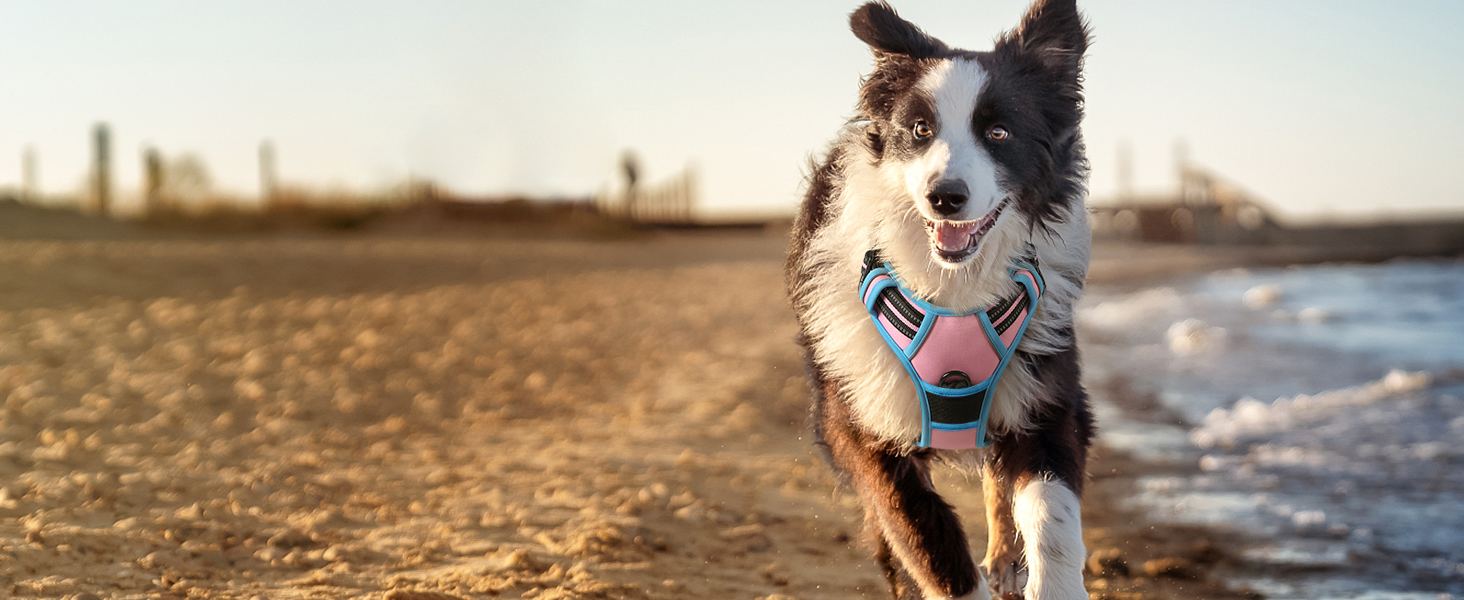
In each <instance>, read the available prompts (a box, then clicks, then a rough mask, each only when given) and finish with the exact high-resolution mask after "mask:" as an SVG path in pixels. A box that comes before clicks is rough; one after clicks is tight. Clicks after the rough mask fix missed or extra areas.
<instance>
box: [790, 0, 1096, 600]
mask: <svg viewBox="0 0 1464 600" xmlns="http://www.w3.org/2000/svg"><path fill="white" fill-rule="evenodd" d="M850 25H851V27H852V29H853V30H854V34H855V35H856V36H858V37H859V39H861V40H863V41H864V42H865V43H867V44H869V46H870V48H871V49H872V50H873V52H874V58H875V67H874V71H873V72H872V73H870V74H869V76H868V77H866V78H865V79H864V80H863V82H862V86H861V88H860V93H859V102H858V115H857V117H856V118H855V119H854V120H853V121H851V123H850V124H849V125H848V126H847V127H845V128H844V130H843V131H842V132H841V133H840V134H839V137H838V139H837V140H836V141H835V143H834V144H833V146H832V147H831V149H830V150H829V152H828V155H827V157H826V158H825V159H824V160H823V161H822V163H820V164H816V165H815V169H814V172H813V173H812V175H811V176H810V180H809V184H808V189H807V194H806V197H805V198H804V202H803V206H802V210H801V213H800V215H799V217H798V220H797V223H796V225H795V228H794V232H793V239H792V242H791V245H790V248H789V255H788V264H787V285H788V293H789V295H790V297H791V300H792V303H793V306H794V309H795V312H796V313H797V316H798V320H799V324H800V326H801V328H802V343H803V344H804V346H805V348H806V350H807V354H808V361H809V365H810V370H811V374H812V378H813V388H814V393H813V401H814V418H815V427H816V428H817V433H818V439H819V442H820V444H821V445H822V446H823V447H824V448H825V449H826V451H827V455H828V458H829V461H830V462H831V464H832V465H833V466H834V467H835V469H836V470H838V471H840V472H841V473H843V474H844V475H846V476H847V481H848V482H849V483H850V484H851V485H852V487H853V488H854V489H855V491H857V493H858V494H859V496H860V497H861V499H862V500H863V504H864V507H865V515H866V523H867V528H868V533H869V536H870V538H871V541H872V542H873V544H874V545H875V547H876V559H877V560H878V561H879V564H880V566H881V567H882V568H883V570H884V573H885V576H886V578H887V579H888V580H889V582H890V586H891V588H892V592H893V594H894V595H895V596H896V597H897V598H911V597H913V598H987V597H988V596H989V594H992V593H994V594H995V595H996V596H997V597H999V598H1001V597H1025V598H1026V600H1049V599H1060V600H1080V599H1085V598H1087V597H1088V596H1087V593H1086V592H1085V591H1084V589H1083V579H1082V565H1083V562H1084V558H1085V550H1084V547H1083V538H1082V526H1081V521H1080V509H1079V504H1078V496H1079V495H1080V494H1081V493H1082V491H1083V483H1084V477H1085V463H1086V461H1087V455H1088V446H1089V444H1090V441H1091V439H1092V437H1093V421H1092V415H1091V412H1090V409H1089V406H1088V398H1087V394H1086V393H1085V392H1084V390H1083V387H1082V384H1081V382H1080V377H1079V364H1078V363H1079V361H1078V352H1077V349H1076V347H1075V341H1074V337H1073V325H1072V309H1073V303H1074V302H1075V301H1076V299H1077V297H1078V296H1079V294H1081V292H1082V288H1083V282H1084V279H1085V277H1086V275H1087V270H1088V252H1089V245H1090V238H1091V230H1090V229H1089V226H1088V220H1087V213H1086V209H1085V207H1084V196H1085V195H1086V179H1087V161H1086V159H1085V158H1084V150H1083V142H1082V137H1081V135H1080V132H1079V129H1078V126H1079V122H1080V121H1081V119H1082V114H1083V97H1082V83H1081V82H1082V74H1081V70H1082V63H1083V54H1084V52H1085V50H1086V49H1087V46H1088V40H1089V36H1088V31H1087V26H1086V25H1085V24H1084V22H1083V19H1082V17H1081V16H1080V15H1079V13H1078V10H1077V7H1076V6H1075V4H1074V0H1036V4H1035V5H1033V6H1032V7H1031V9H1030V10H1029V11H1028V13H1027V15H1026V16H1025V17H1024V18H1023V20H1022V23H1021V24H1020V25H1019V26H1018V27H1017V28H1016V29H1015V30H1013V31H1011V32H1009V33H1007V34H1005V35H1003V36H1002V37H1000V38H999V39H998V40H997V41H996V45H995V47H994V48H993V49H992V50H991V51H989V52H971V51H966V50H957V49H953V48H950V47H948V46H946V45H945V44H944V43H942V42H941V41H940V40H937V39H935V38H932V37H930V36H928V35H926V34H925V33H924V32H922V31H921V30H920V29H919V28H917V27H916V26H914V25H912V24H910V23H909V22H907V21H905V20H903V19H901V18H900V17H899V16H898V15H897V14H896V13H895V11H894V10H893V9H892V8H890V6H889V5H887V4H884V3H882V2H871V3H869V4H866V5H864V6H863V7H861V8H859V9H858V10H857V11H855V12H854V14H853V15H852V16H851V17H850ZM875 257H877V258H875ZM1018 264H1022V265H1026V266H1028V267H1031V269H1029V270H1036V271H1039V272H1040V279H1041V280H1042V286H1041V289H1040V291H1041V294H1040V296H1041V298H1040V302H1037V301H1036V298H1032V299H1031V300H1032V303H1033V304H1034V305H1035V308H1034V309H1032V310H1031V312H1030V314H1027V313H1022V317H1023V318H1026V319H1027V320H1026V321H1025V326H1024V327H1023V329H1024V331H1025V335H1021V334H1020V333H1019V334H1018V336H1017V338H1016V340H1017V341H1012V342H1010V344H1011V346H1010V348H1009V349H999V350H997V352H1003V351H1005V352H1008V354H1007V355H1006V356H1007V358H1009V359H1010V362H1009V363H1007V362H1005V361H1003V364H1002V368H1003V369H1004V371H1002V370H1001V369H998V370H997V371H996V375H993V376H992V378H991V379H989V381H990V382H991V386H992V389H990V391H988V392H986V393H984V394H983V395H980V397H981V398H984V399H978V400H969V401H970V402H978V403H979V402H985V403H986V406H985V407H984V408H982V409H981V410H980V411H977V412H979V413H980V414H981V421H980V431H977V432H976V433H975V434H973V435H974V436H975V437H973V438H971V439H976V440H982V441H980V442H977V443H975V444H972V445H971V447H975V446H982V448H981V449H979V450H974V449H973V450H952V449H941V448H950V446H941V445H940V444H933V443H931V442H930V441H929V440H930V439H931V438H930V437H929V436H930V432H931V431H932V429H931V419H932V413H931V409H932V407H933V406H934V404H933V403H934V402H935V400H930V402H931V403H932V404H930V406H926V405H925V404H924V403H925V402H926V401H925V400H922V398H927V397H930V396H929V390H927V391H926V392H922V391H921V389H922V388H920V387H919V386H920V384H918V383H917V382H916V378H917V377H919V375H918V374H916V373H915V371H914V368H912V367H911V366H910V364H909V362H910V359H908V358H902V357H900V356H897V353H898V351H899V348H898V347H897V346H896V345H895V344H896V342H895V341H894V340H895V339H896V338H898V337H899V336H897V335H895V334H893V333H892V332H891V331H890V330H882V329H881V327H894V325H892V324H891V323H892V322H893V321H897V320H898V321H902V322H903V321H909V323H905V324H904V330H905V331H906V332H907V333H910V332H913V331H914V328H916V327H921V325H920V323H921V322H922V320H923V319H925V318H930V317H929V316H928V315H934V314H937V313H939V314H952V315H961V314H967V315H968V316H969V315H970V314H977V313H978V312H979V313H980V314H981V315H983V318H984V315H986V314H988V312H990V314H992V315H993V316H992V317H991V318H990V319H988V320H986V321H984V323H985V325H984V327H986V329H987V330H988V331H990V330H991V328H992V323H993V322H995V321H996V320H997V319H998V317H997V316H996V315H1001V314H1006V313H1003V312H1002V311H1006V310H1008V308H1009V307H1010V306H1011V305H1012V303H1011V302H1010V301H1005V302H1004V299H1009V298H1013V297H1016V296H1019V295H1020V294H1022V290H1023V289H1026V290H1028V291H1036V290H1037V288H1036V287H1033V286H1030V285H1029V286H1028V287H1026V288H1024V287H1023V284H1021V283H1019V281H1018V278H1017V277H1016V275H1014V273H1016V271H1015V270H1014V269H1015V267H1014V265H1018ZM874 266H884V267H886V268H887V269H888V271H889V274H890V277H889V279H892V280H894V279H898V281H899V282H900V284H901V286H902V287H900V289H901V290H902V291H903V292H904V293H905V294H906V296H903V297H904V298H905V301H904V302H903V303H900V302H899V300H898V299H896V298H887V299H878V298H874V295H873V294H871V295H869V296H866V295H865V294H864V292H863V291H862V288H861V287H860V286H861V285H866V284H867V282H868V281H869V279H868V276H869V273H870V270H871V268H872V267H874ZM895 274H897V277H896V275H895ZM1029 279H1038V278H1031V277H1029ZM861 281H864V282H866V283H865V284H861ZM886 300H888V301H890V302H894V303H896V304H898V305H899V306H896V307H895V308H900V309H901V310H902V311H904V312H902V313H900V314H903V315H904V316H903V317H899V316H897V314H896V312H895V311H894V310H892V309H891V308H890V307H889V306H880V307H879V308H880V310H884V311H886V312H885V313H878V312H876V308H875V307H876V305H877V304H880V303H882V302H886ZM917 305H918V307H919V308H923V309H924V310H923V311H919V310H912V308H911V307H917ZM1022 306H1025V305H1022ZM941 311H945V312H941ZM1017 312H1018V309H1011V310H1010V313H1011V314H1013V315H1015V314H1016V313H1017ZM880 314H884V315H886V316H888V317H889V318H888V319H886V320H885V323H886V325H883V326H882V325H881V324H880V323H881V318H883V317H881V316H880ZM872 316H873V317H874V318H871V317H872ZM973 318H974V317H973ZM1002 318H1003V319H1005V317H1002ZM882 331H884V333H882ZM966 331H973V330H969V329H968V330H966ZM974 331H978V332H979V331H981V330H980V329H975V330H974ZM919 335H924V333H921V334H919ZM991 335H992V334H990V333H988V335H987V337H990V336H991ZM907 337H919V336H907ZM977 337H979V336H972V338H971V343H973V344H984V343H987V342H986V341H985V340H978V339H977ZM998 337H999V336H998ZM900 339H902V342H909V341H910V340H905V339H903V338H900ZM991 339H996V338H994V337H993V338H991ZM919 343H920V342H918V341H916V342H914V344H916V345H918V344H919ZM992 343H993V344H996V342H992ZM948 345H949V344H948ZM902 361H903V362H902ZM916 366H917V367H918V365H916ZM1003 372H1004V374H1002V373H1003ZM950 374H951V373H946V375H947V376H949V375H950ZM957 374H958V375H961V376H962V377H959V378H957V379H958V380H959V381H960V382H961V384H967V383H969V379H970V378H969V377H965V376H964V375H965V374H964V373H957ZM946 383H947V382H946V380H945V379H944V378H942V379H941V380H940V382H939V383H936V382H930V385H934V386H940V387H950V386H947V385H946ZM931 389H936V388H931ZM922 394H926V395H924V396H923V395H922ZM977 397H978V396H971V398H977ZM942 401H943V402H954V403H955V404H952V405H951V406H954V407H955V409H956V410H957V411H958V412H959V411H962V410H966V408H962V407H961V406H960V402H963V401H967V400H962V399H961V398H956V399H955V400H951V399H949V398H947V399H946V400H942ZM988 413H989V414H988ZM969 414H972V415H974V414H977V413H976V412H972V413H969ZM983 435H984V437H982V436H983ZM932 459H941V460H949V461H953V462H957V463H962V464H965V465H969V466H971V467H977V466H979V468H980V470H981V472H982V477H983V489H984V495H985V502H986V512H987V523H988V526H989V531H990V535H989V540H988V546H987V552H986V558H985V560H984V561H983V562H982V565H981V569H980V570H978V568H977V566H976V564H975V561H974V560H973V559H972V555H971V550H970V548H969V545H968V544H967V541H966V534H965V533H964V531H963V530H962V527H961V523H960V520H959V519H958V517H957V516H956V514H955V512H954V511H953V510H952V509H951V507H950V505H948V504H947V503H946V502H945V501H944V500H943V499H942V498H941V497H940V495H938V494H937V493H936V491H935V489H934V487H933V485H932V484H931V480H930V475H929V473H930V471H929V463H930V461H931V460H932ZM983 571H984V573H985V579H986V581H984V582H983V577H982V572H983ZM983 583H984V584H983Z"/></svg>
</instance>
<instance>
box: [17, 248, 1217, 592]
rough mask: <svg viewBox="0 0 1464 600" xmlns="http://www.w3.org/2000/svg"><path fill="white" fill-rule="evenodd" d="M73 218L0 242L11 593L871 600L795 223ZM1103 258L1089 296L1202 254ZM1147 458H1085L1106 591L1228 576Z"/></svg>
mask: <svg viewBox="0 0 1464 600" xmlns="http://www.w3.org/2000/svg"><path fill="white" fill-rule="evenodd" d="M91 237H92V238H107V239H30V240H14V239H12V240H0V399H4V403H5V404H4V410H3V412H0V432H3V438H0V594H5V595H11V596H14V597H66V596H70V595H76V596H75V597H77V598H89V597H91V596H87V594H93V595H95V596H96V597H99V598H152V597H173V598H271V599H273V598H340V597H362V598H391V599H396V600H409V599H419V600H447V599H450V598H493V597H504V598H520V597H522V598H539V599H558V598H691V597H699V598H748V599H752V598H768V599H787V598H801V599H810V600H811V599H821V598H830V599H832V598H859V597H868V598H882V597H887V592H886V588H885V585H884V583H883V581H882V579H881V577H880V576H879V574H878V572H877V571H876V569H875V568H874V566H873V564H872V562H871V561H870V559H869V558H868V555H867V553H866V551H865V550H864V549H863V548H862V547H861V546H860V526H859V513H860V511H859V509H858V503H857V500H856V499H855V498H854V497H853V496H852V495H850V494H849V493H848V492H847V491H845V490H842V489H840V488H839V486H838V485H837V483H836V482H835V481H834V479H833V478H832V477H831V475H830V473H829V470H828V469H827V467H826V466H825V465H824V464H823V462H822V460H821V458H820V457H819V456H818V455H817V453H816V451H815V450H814V449H813V447H812V446H811V442H810V439H809V433H808V430H807V424H806V405H807V399H806V398H807V389H806V384H805V379H804V372H803V367H802V364H801V359H800V356H799V352H798V349H797V347H796V346H795V345H794V342H793V337H794V333H795V326H794V324H793V321H792V318H791V314H790V312H789V311H788V309H787V307H786V303H785V300H784V298H783V295H782V285H781V268H780V266H781V255H782V246H783V236H782V234H781V233H780V232H777V231H769V232H730V233H729V232H714V233H709V234H693V233H653V234H648V235H646V236H643V237H640V238H637V239H630V240H620V241H584V240H574V239H544V240H527V239H475V238H470V237H453V238H434V237H432V236H429V235H410V236H406V235H396V236H392V235H371V234H365V235H351V236H330V235H323V234H322V235H315V234H309V235H307V234H299V235H277V236H235V237H229V238H219V239H202V238H190V237H188V236H174V237H169V238H166V239H161V238H158V237H157V236H154V235H143V234H138V235H131V234H118V235H109V236H91ZM1105 252H1108V254H1102V253H1100V255H1099V256H1098V257H1097V258H1096V259H1095V262H1094V264H1095V271H1094V282H1095V285H1123V284H1127V283H1132V282H1135V281H1140V280H1144V279H1147V278H1152V277H1156V276H1160V275H1163V274H1173V273H1175V272H1182V271H1185V270H1191V269H1196V268H1209V267H1210V266H1213V265H1214V264H1215V263H1216V261H1217V260H1219V259H1217V258H1216V257H1215V256H1214V255H1199V254H1196V253H1193V252H1192V253H1190V254H1189V255H1185V256H1179V255H1178V254H1175V253H1169V254H1167V256H1169V257H1170V258H1168V259H1154V258H1152V255H1150V254H1144V253H1143V252H1142V251H1141V250H1137V249H1134V248H1125V247H1115V248H1111V249H1109V250H1106V251H1105ZM1125 254H1126V255H1127V257H1125ZM1176 257H1178V258H1176ZM1222 262H1223V261H1222ZM1089 384H1090V387H1095V389H1097V388H1102V386H1101V385H1100V386H1095V385H1094V382H1089ZM1105 389H1106V388H1105ZM1141 468H1142V467H1141V466H1140V465H1138V464H1137V463H1134V462H1132V461H1129V460H1126V459H1125V457H1122V456H1119V455H1116V454H1115V453H1112V452H1110V451H1107V450H1105V449H1101V448H1100V449H1099V450H1098V451H1097V458H1096V460H1095V461H1094V463H1093V464H1092V467H1091V472H1092V474H1093V478H1094V479H1093V481H1094V483H1093V485H1092V487H1091V488H1090V489H1091V490H1092V491H1091V492H1090V494H1089V496H1088V498H1087V500H1086V502H1085V504H1084V513H1085V521H1086V529H1087V531H1086V536H1087V538H1088V547H1089V549H1090V551H1091V550H1099V549H1109V548H1112V549H1115V550H1108V551H1107V552H1109V553H1116V554H1118V555H1119V556H1121V557H1122V559H1123V560H1124V561H1125V562H1126V564H1127V566H1128V570H1129V575H1127V576H1122V575H1118V574H1116V573H1113V572H1110V573H1109V574H1107V575H1104V576H1100V575H1098V574H1094V575H1091V576H1090V580H1089V589H1090V590H1092V591H1093V594H1094V597H1106V598H1116V599H1128V598H1194V597H1217V598H1218V597H1242V596H1243V595H1244V594H1240V593H1234V592H1227V591H1224V590H1223V589H1221V588H1219V587H1217V586H1216V584H1214V583H1213V582H1210V581H1208V580H1207V579H1206V576H1207V574H1208V573H1210V572H1212V571H1213V570H1214V569H1216V568H1221V567H1224V565H1226V564H1227V563H1228V561H1230V560H1231V559H1230V558H1229V555H1228V553H1227V551H1226V547H1227V544H1226V540H1225V539H1224V538H1223V537H1220V536H1217V535H1214V534H1213V533H1211V532H1204V531H1199V530H1193V529H1176V528H1172V527H1171V528H1164V529H1157V530H1156V529H1154V528H1152V527H1150V526H1149V525H1148V523H1147V522H1146V521H1145V520H1144V519H1143V515H1139V514H1134V513H1132V512H1129V511H1127V510H1126V509H1124V508H1123V506H1122V504H1121V503H1120V502H1119V500H1120V499H1121V498H1122V497H1124V496H1125V495H1127V494H1128V493H1129V490H1131V489H1132V482H1133V478H1134V477H1135V476H1136V475H1137V474H1138V473H1137V470H1138V469H1141ZM938 484H939V485H940V486H941V488H942V489H943V490H944V491H945V492H946V493H947V496H948V498H951V499H952V500H953V501H954V503H955V504H956V505H957V506H958V508H959V509H960V510H961V512H962V514H963V515H966V520H967V527H968V529H969V534H970V536H971V538H972V540H973V543H974V544H975V545H976V546H977V547H978V548H980V547H984V541H983V540H984V529H983V524H982V519H981V517H980V515H981V514H982V512H981V508H980V492H979V482H978V481H975V480H967V479H965V478H964V477H962V476H961V475H960V474H958V473H954V472H941V473H939V474H938ZM1151 559H1183V560H1184V561H1187V562H1186V563H1184V564H1181V563H1180V562H1177V561H1175V560H1170V561H1169V562H1166V563H1163V564H1160V563H1154V564H1153V565H1150V566H1151V571H1154V572H1155V575H1146V574H1145V573H1144V569H1145V563H1146V561H1148V560H1151ZM1109 568H1110V570H1112V569H1114V568H1117V567H1114V566H1113V564H1112V563H1111V562H1110V563H1109ZM1161 571H1162V572H1161Z"/></svg>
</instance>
